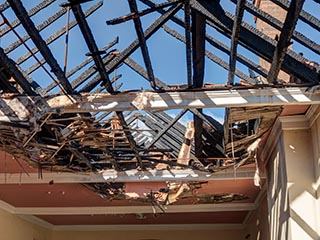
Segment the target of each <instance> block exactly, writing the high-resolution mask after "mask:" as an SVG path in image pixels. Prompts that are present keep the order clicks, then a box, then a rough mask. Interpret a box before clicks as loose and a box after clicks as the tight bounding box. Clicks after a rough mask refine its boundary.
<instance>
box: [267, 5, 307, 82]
mask: <svg viewBox="0 0 320 240" xmlns="http://www.w3.org/2000/svg"><path fill="white" fill-rule="evenodd" d="M304 1H305V0H292V1H291V3H290V7H289V9H288V12H287V16H286V19H285V21H284V24H283V28H282V31H281V33H280V38H279V41H278V44H277V46H276V48H275V50H274V54H273V59H272V63H271V66H270V70H269V75H268V77H267V81H268V82H269V83H275V82H276V79H277V77H278V74H279V72H280V69H281V66H282V63H283V60H284V57H285V55H286V52H287V49H288V47H289V46H290V41H291V37H292V34H293V32H294V29H295V26H296V24H297V21H298V18H299V15H300V12H301V10H302V7H303V4H304Z"/></svg>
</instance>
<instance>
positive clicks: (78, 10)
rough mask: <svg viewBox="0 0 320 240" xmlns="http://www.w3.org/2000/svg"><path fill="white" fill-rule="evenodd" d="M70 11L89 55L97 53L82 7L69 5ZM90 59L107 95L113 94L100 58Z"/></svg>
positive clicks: (96, 55)
mask: <svg viewBox="0 0 320 240" xmlns="http://www.w3.org/2000/svg"><path fill="white" fill-rule="evenodd" d="M73 2H75V1H70V3H73ZM71 9H72V11H73V13H74V16H75V18H76V20H77V22H78V25H79V27H80V30H81V32H82V35H83V37H84V39H85V41H86V44H87V46H88V48H89V51H90V52H91V53H96V52H98V51H99V49H98V46H97V44H96V42H95V40H94V36H93V34H92V31H91V29H90V27H89V25H88V22H87V21H86V17H85V15H84V13H83V11H82V7H81V6H80V5H74V4H71ZM92 59H93V61H94V63H95V65H96V67H97V70H98V72H99V75H100V79H101V81H102V82H103V83H104V84H105V85H106V89H107V91H108V92H109V93H114V90H113V88H112V84H111V81H110V78H109V76H108V74H107V72H106V70H105V66H104V63H103V61H102V58H101V56H100V55H98V54H93V55H92Z"/></svg>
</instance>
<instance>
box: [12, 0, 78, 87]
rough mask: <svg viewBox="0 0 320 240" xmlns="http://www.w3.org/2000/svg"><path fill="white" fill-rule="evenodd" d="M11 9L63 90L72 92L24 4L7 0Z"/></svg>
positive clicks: (14, 0) (18, 0) (16, 0)
mask: <svg viewBox="0 0 320 240" xmlns="http://www.w3.org/2000/svg"><path fill="white" fill-rule="evenodd" d="M8 2H9V4H10V6H11V8H12V10H13V11H14V13H15V14H16V16H17V17H18V19H19V20H20V22H21V24H22V25H23V27H24V28H25V30H26V31H27V32H28V34H29V35H30V37H31V39H32V41H33V42H34V44H35V45H36V47H37V48H38V49H39V51H40V52H41V54H42V55H43V57H44V58H45V59H46V61H47V63H48V64H49V66H50V67H51V69H52V72H53V73H54V74H55V75H56V77H57V78H58V80H59V82H60V83H61V85H62V86H63V88H64V90H65V91H66V92H67V93H73V89H72V87H71V85H70V83H69V81H68V80H67V78H66V77H65V76H64V73H63V71H62V69H61V68H60V66H59V64H58V62H57V60H56V59H55V58H54V56H53V54H52V52H51V51H50V49H49V47H48V46H47V44H46V43H45V41H44V40H43V38H42V37H41V36H40V33H39V32H38V30H37V29H36V27H35V25H34V23H33V22H32V21H31V19H30V17H29V16H28V13H27V11H26V9H25V8H24V6H23V5H22V3H21V1H20V0H8Z"/></svg>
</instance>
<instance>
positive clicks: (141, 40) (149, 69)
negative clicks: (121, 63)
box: [128, 0, 157, 89]
mask: <svg viewBox="0 0 320 240" xmlns="http://www.w3.org/2000/svg"><path fill="white" fill-rule="evenodd" d="M128 3H129V7H130V11H131V12H132V13H135V12H138V6H137V2H136V0H128ZM133 22H134V27H135V29H136V33H137V35H138V39H139V43H140V49H141V53H142V57H143V61H144V64H145V66H146V69H147V74H148V79H149V81H150V84H151V87H152V88H153V89H156V87H157V86H156V83H155V79H154V73H153V69H152V64H151V59H150V54H149V51H148V46H147V43H146V39H145V37H144V33H143V28H142V23H141V20H140V17H137V18H134V19H133Z"/></svg>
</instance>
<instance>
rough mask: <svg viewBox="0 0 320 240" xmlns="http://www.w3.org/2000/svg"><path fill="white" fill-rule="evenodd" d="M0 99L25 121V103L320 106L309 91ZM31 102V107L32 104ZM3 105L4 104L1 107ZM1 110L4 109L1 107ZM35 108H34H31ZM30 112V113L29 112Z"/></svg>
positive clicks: (92, 107) (118, 107) (72, 107)
mask: <svg viewBox="0 0 320 240" xmlns="http://www.w3.org/2000/svg"><path fill="white" fill-rule="evenodd" d="M0 100H5V101H4V103H5V105H6V107H7V108H9V109H10V110H11V111H12V110H13V111H14V112H16V113H18V114H15V115H14V116H12V118H11V121H12V120H13V119H15V120H17V119H20V120H24V121H25V120H26V118H27V116H29V114H27V113H24V114H22V113H20V111H26V110H25V108H21V104H18V103H17V101H18V102H20V103H22V104H23V105H24V104H25V103H26V102H27V103H28V109H30V107H29V106H37V109H41V111H43V112H52V111H57V110H58V111H59V112H61V113H77V112H100V111H124V110H129V111H131V110H136V109H137V110H148V111H159V110H169V109H185V108H216V107H248V106H256V107H258V106H266V105H272V106H276V105H297V104H320V92H319V91H315V92H308V91H307V88H298V87H286V88H264V89H237V90H236V89H233V90H199V91H185V92H184V91H177V92H154V91H137V92H127V93H119V94H117V95H111V94H108V93H99V94H94V93H85V94H82V95H81V96H76V95H73V96H65V95H59V96H49V97H47V98H45V99H41V98H39V97H38V96H37V97H26V96H20V97H13V98H11V99H8V97H3V96H0ZM32 103H34V104H32ZM2 105H3V104H2ZM2 107H4V106H2ZM34 109H35V108H34ZM31 111H33V110H32V109H31ZM0 119H1V120H3V121H8V120H7V119H8V118H7V116H6V114H5V111H0Z"/></svg>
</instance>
